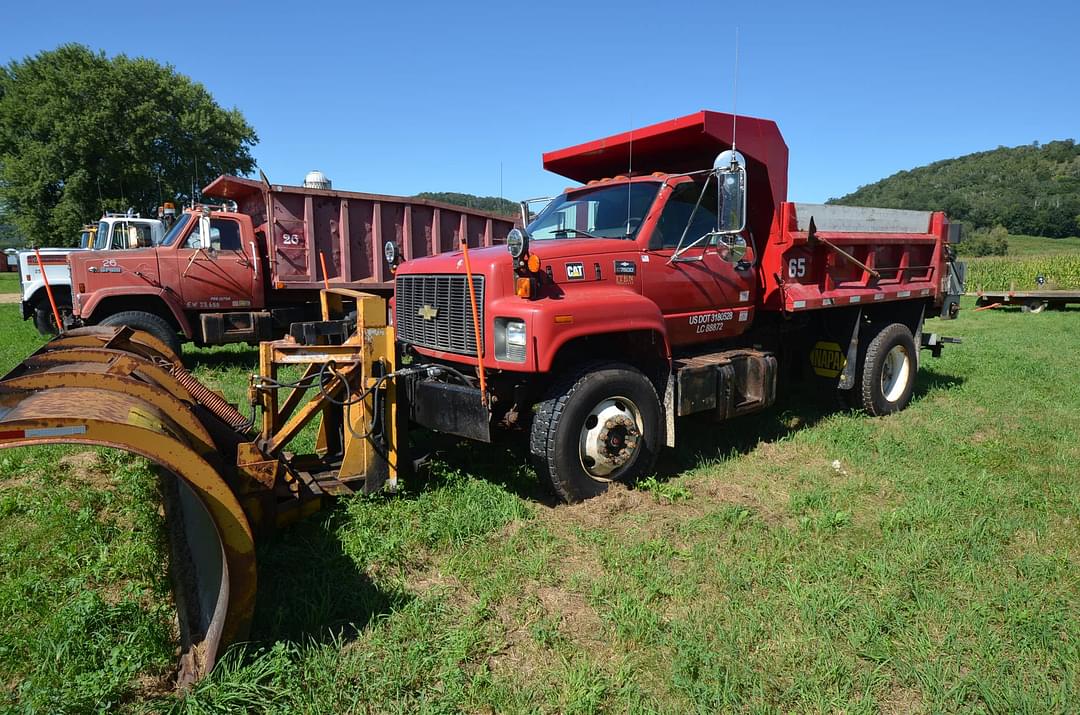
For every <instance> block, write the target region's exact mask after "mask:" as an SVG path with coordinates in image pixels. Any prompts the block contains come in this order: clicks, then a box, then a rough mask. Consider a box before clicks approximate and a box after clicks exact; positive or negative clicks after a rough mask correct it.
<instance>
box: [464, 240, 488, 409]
mask: <svg viewBox="0 0 1080 715" xmlns="http://www.w3.org/2000/svg"><path fill="white" fill-rule="evenodd" d="M461 252H462V253H463V254H464V255H465V277H466V280H468V282H469V302H471V303H472V322H473V330H474V332H475V333H476V371H477V372H478V373H480V404H481V405H484V406H485V407H487V384H486V383H485V382H484V344H483V343H482V342H481V340H480V316H479V313H478V312H477V310H476V289H475V288H473V279H472V266H470V265H469V242H468V240H467V239H466V238H465V236H462V237H461Z"/></svg>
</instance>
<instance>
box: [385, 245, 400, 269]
mask: <svg viewBox="0 0 1080 715" xmlns="http://www.w3.org/2000/svg"><path fill="white" fill-rule="evenodd" d="M382 252H383V256H384V257H385V258H386V262H387V263H389V264H390V265H394V264H395V263H397V259H398V248H397V244H396V243H394V242H393V241H387V242H386V243H384V244H383V247H382Z"/></svg>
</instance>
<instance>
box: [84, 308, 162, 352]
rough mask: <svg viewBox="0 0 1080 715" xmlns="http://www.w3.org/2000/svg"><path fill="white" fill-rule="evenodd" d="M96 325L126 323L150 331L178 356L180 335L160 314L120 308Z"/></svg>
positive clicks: (137, 328) (131, 326) (136, 328)
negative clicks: (117, 311) (120, 309)
mask: <svg viewBox="0 0 1080 715" xmlns="http://www.w3.org/2000/svg"><path fill="white" fill-rule="evenodd" d="M98 325H126V326H128V327H130V328H134V329H135V330H142V331H143V332H146V333H150V334H151V335H153V336H154V337H155V338H157V339H158V340H160V341H161V342H163V343H165V344H166V345H168V346H169V349H170V350H172V351H173V352H174V353H176V356H177V357H180V336H179V335H178V334H177V332H176V330H175V329H174V328H173V326H172V325H170V324H169V321H167V320H165V319H164V318H162V317H161V316H160V315H154V314H153V313H147V312H145V311H142V310H122V311H120V312H119V313H113V314H112V315H110V316H109V317H107V318H105V319H104V320H102V321H101V322H100V323H98Z"/></svg>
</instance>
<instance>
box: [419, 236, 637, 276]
mask: <svg viewBox="0 0 1080 715" xmlns="http://www.w3.org/2000/svg"><path fill="white" fill-rule="evenodd" d="M639 252H640V251H639V249H638V247H637V244H636V243H634V242H633V241H629V240H626V239H621V238H566V239H555V240H547V241H532V242H531V243H530V244H529V253H531V254H533V255H535V256H537V257H538V258H539V259H540V263H541V265H542V266H546V265H548V264H549V263H558V262H560V261H573V260H575V259H576V260H580V261H583V262H587V261H589V260H591V259H594V258H597V257H599V256H604V257H607V256H610V255H627V254H632V255H637V254H638V253H639ZM469 263H470V265H471V266H472V269H473V273H485V274H486V273H489V272H491V271H502V270H506V271H509V270H511V264H512V263H513V259H512V258H511V257H510V252H509V251H507V250H506V246H504V245H498V246H490V247H488V248H470V249H469ZM464 266H465V254H464V253H463V252H461V251H453V252H451V253H442V254H439V255H437V256H428V257H426V258H416V259H414V260H411V261H406V262H405V263H402V264H401V266H400V267H399V268H398V274H401V275H407V274H412V273H462V272H464V270H465V267H464Z"/></svg>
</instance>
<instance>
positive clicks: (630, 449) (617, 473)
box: [529, 362, 664, 502]
mask: <svg viewBox="0 0 1080 715" xmlns="http://www.w3.org/2000/svg"><path fill="white" fill-rule="evenodd" d="M590 422H591V423H592V424H591V425H590V424H589V423H590ZM663 434H664V432H663V415H662V409H661V406H660V399H659V398H658V397H657V395H656V388H655V387H654V386H653V384H652V382H650V381H649V379H648V378H647V377H646V376H645V375H644V374H642V373H641V372H640V371H639V370H637V369H635V368H633V367H631V366H629V365H625V364H622V363H613V362H601V363H591V364H587V365H584V366H582V367H580V368H578V369H577V370H574V371H573V372H571V373H569V374H568V375H567V376H566V377H564V378H563V379H561V380H558V381H556V382H555V384H554V385H553V386H552V388H551V389H550V390H549V392H548V393H547V397H546V399H545V400H544V401H542V402H541V403H539V405H537V410H536V413H535V415H534V416H533V422H532V431H531V434H530V445H529V446H530V451H531V452H532V455H533V458H534V464H535V467H536V471H537V474H538V475H539V476H540V478H541V479H543V480H546V481H547V482H548V483H549V484H550V485H551V487H552V489H554V490H555V493H556V494H558V495H559V496H560V497H561V498H562V499H563V500H565V501H567V502H578V501H582V500H585V499H589V498H591V497H594V496H597V495H599V494H603V493H604V492H605V491H607V489H608V487H609V486H610V485H611V483H612V482H614V481H619V482H633V481H634V480H636V479H638V478H640V477H642V476H644V475H645V474H646V473H648V471H649V470H651V469H652V467H653V465H654V464H655V463H656V457H657V454H659V451H660V448H661V446H662V445H663Z"/></svg>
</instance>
